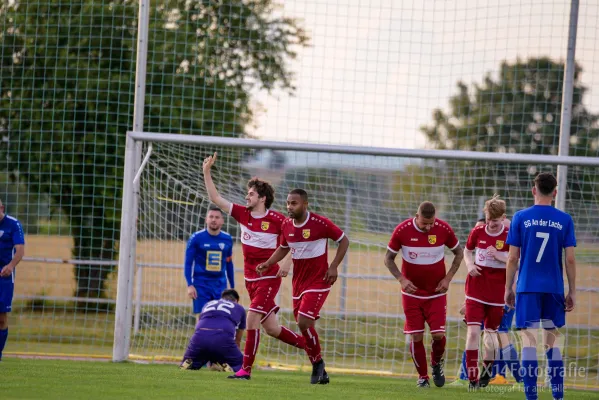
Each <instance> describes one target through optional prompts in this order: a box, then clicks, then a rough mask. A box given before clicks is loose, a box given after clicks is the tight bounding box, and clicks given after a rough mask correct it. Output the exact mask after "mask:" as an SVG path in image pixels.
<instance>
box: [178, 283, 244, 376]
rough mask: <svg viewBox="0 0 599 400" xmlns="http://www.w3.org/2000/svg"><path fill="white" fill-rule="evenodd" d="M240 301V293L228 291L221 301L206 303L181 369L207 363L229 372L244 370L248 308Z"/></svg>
mask: <svg viewBox="0 0 599 400" xmlns="http://www.w3.org/2000/svg"><path fill="white" fill-rule="evenodd" d="M238 302H239V294H238V293H237V291H235V290H234V289H227V290H225V291H224V292H223V293H222V296H221V298H220V300H212V301H210V302H208V303H206V305H205V306H204V308H203V309H202V313H201V314H200V321H199V322H198V324H197V325H196V328H195V332H194V334H193V336H192V337H191V340H190V341H189V345H188V346H187V350H186V351H185V355H184V356H183V361H182V362H181V365H180V368H181V369H189V370H196V369H200V368H202V367H203V366H204V365H206V364H207V363H210V364H211V365H212V366H218V367H220V368H222V369H224V370H228V371H229V372H237V371H239V370H240V369H241V364H242V362H243V354H241V350H239V347H240V343H241V336H242V335H243V330H244V329H245V325H246V320H245V309H244V308H243V307H242V306H241V305H239V303H238ZM231 370H232V371H231Z"/></svg>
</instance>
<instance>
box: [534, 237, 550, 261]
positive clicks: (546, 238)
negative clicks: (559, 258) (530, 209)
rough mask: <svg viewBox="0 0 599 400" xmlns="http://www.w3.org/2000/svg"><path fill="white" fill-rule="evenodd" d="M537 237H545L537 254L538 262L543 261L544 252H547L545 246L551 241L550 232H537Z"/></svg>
mask: <svg viewBox="0 0 599 400" xmlns="http://www.w3.org/2000/svg"><path fill="white" fill-rule="evenodd" d="M536 237H538V238H541V239H543V243H542V244H541V248H540V249H539V254H537V262H541V258H543V253H544V252H545V247H546V246H547V242H548V241H549V233H547V232H537V234H536Z"/></svg>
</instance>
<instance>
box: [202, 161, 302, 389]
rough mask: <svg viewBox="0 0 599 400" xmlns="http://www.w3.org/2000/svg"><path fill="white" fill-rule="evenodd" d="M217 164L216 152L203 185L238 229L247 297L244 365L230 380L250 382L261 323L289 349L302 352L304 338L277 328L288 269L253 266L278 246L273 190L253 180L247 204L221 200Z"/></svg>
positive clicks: (205, 168) (205, 167)
mask: <svg viewBox="0 0 599 400" xmlns="http://www.w3.org/2000/svg"><path fill="white" fill-rule="evenodd" d="M215 161H216V153H214V155H213V156H211V157H207V158H206V159H205V160H204V163H203V166H202V168H203V171H204V182H205V184H206V190H207V191H208V196H209V198H210V201H212V202H213V203H214V204H216V205H217V206H218V207H220V208H221V209H222V210H224V211H225V212H227V213H229V214H230V215H231V216H232V217H233V218H235V220H236V221H237V222H238V223H239V225H240V227H241V244H242V248H243V261H244V262H243V265H244V268H243V269H244V277H245V287H246V289H247V291H248V294H249V297H250V307H249V310H248V316H247V336H246V341H245V349H244V353H243V366H242V368H241V369H240V370H239V371H237V373H236V374H235V375H232V376H230V377H229V378H231V379H250V377H251V373H252V366H253V364H254V360H255V358H256V354H257V352H258V348H259V344H260V324H262V327H263V328H264V330H265V331H266V333H267V334H268V335H270V336H272V337H274V338H277V339H279V340H281V341H282V342H285V343H287V344H290V345H291V346H295V347H297V348H300V349H304V347H305V346H306V341H305V339H304V338H303V337H302V336H301V335H298V334H296V333H295V332H293V331H292V330H290V329H288V328H286V327H284V326H281V325H279V322H278V321H277V317H276V313H277V312H278V311H279V306H278V305H277V304H276V303H275V297H276V296H277V293H278V292H279V288H280V286H281V277H284V276H287V274H288V272H289V270H288V269H279V266H278V265H274V266H273V267H272V268H270V270H269V271H268V273H266V274H262V275H259V274H258V273H257V272H256V267H257V266H258V265H259V264H260V263H262V262H264V261H266V260H268V259H269V257H270V256H272V254H273V253H274V252H275V250H276V249H277V247H278V245H279V240H280V238H279V237H280V235H281V225H282V224H283V221H284V220H285V217H284V216H283V215H282V214H280V213H278V212H276V211H273V210H270V209H269V208H270V206H271V205H272V203H273V201H274V193H275V192H274V189H273V187H272V186H271V185H270V184H269V183H268V182H265V181H263V180H260V179H258V178H253V179H251V180H250V181H249V182H248V185H247V189H248V193H247V196H246V197H245V200H246V205H245V206H242V205H239V204H234V203H231V202H230V201H228V200H226V199H224V198H222V197H221V195H220V194H219V193H218V191H217V190H216V186H215V185H214V182H213V181H212V175H211V173H210V169H211V168H212V165H214V163H215Z"/></svg>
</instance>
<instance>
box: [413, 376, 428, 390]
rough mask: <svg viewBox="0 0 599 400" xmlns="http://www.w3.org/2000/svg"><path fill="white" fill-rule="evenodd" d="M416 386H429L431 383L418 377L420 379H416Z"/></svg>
mask: <svg viewBox="0 0 599 400" xmlns="http://www.w3.org/2000/svg"><path fill="white" fill-rule="evenodd" d="M416 386H417V387H419V388H429V387H431V384H430V383H428V379H425V378H420V379H418V382H417V383H416Z"/></svg>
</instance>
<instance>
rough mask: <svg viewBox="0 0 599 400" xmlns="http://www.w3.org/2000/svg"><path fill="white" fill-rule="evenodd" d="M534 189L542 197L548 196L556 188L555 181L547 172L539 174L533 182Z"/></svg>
mask: <svg viewBox="0 0 599 400" xmlns="http://www.w3.org/2000/svg"><path fill="white" fill-rule="evenodd" d="M534 183H535V187H536V188H537V190H538V191H539V192H541V194H542V195H543V196H549V195H551V194H552V193H553V191H554V190H555V188H556V187H557V179H555V176H553V174H551V173H549V172H541V173H540V174H538V175H537V176H536V178H535V180H534Z"/></svg>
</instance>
